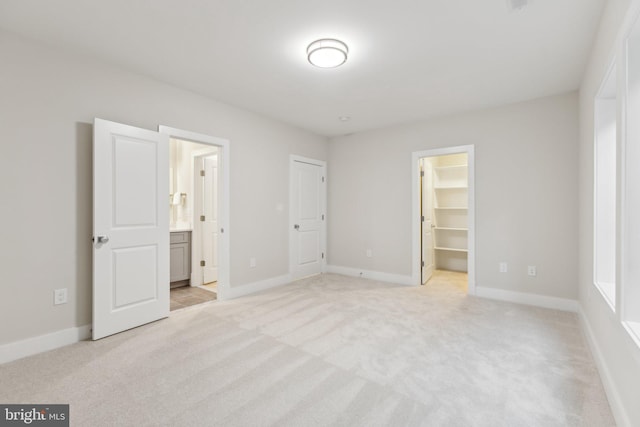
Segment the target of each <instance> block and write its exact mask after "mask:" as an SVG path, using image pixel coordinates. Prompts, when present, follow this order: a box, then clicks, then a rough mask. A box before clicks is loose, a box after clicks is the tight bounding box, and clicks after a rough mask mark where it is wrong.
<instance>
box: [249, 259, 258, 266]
mask: <svg viewBox="0 0 640 427" xmlns="http://www.w3.org/2000/svg"><path fill="white" fill-rule="evenodd" d="M256 265H257V264H256V259H255V258H254V257H251V258H249V267H250V268H256Z"/></svg>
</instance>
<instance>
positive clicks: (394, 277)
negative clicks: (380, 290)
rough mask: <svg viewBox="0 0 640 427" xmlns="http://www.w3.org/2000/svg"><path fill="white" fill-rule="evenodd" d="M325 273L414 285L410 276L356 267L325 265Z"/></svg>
mask: <svg viewBox="0 0 640 427" xmlns="http://www.w3.org/2000/svg"><path fill="white" fill-rule="evenodd" d="M327 273H335V274H342V275H344V276H352V277H362V278H364V279H372V280H378V281H380V282H388V283H395V284H398V285H405V286H414V283H413V279H412V278H411V276H402V275H400V274H391V273H382V272H379V271H370V270H360V269H357V268H350V267H341V266H339V265H327Z"/></svg>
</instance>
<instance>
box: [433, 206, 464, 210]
mask: <svg viewBox="0 0 640 427" xmlns="http://www.w3.org/2000/svg"><path fill="white" fill-rule="evenodd" d="M433 209H435V210H442V211H451V210H453V211H455V210H461V211H466V210H467V209H468V208H463V207H462V206H458V207H452V206H442V207H437V208H433Z"/></svg>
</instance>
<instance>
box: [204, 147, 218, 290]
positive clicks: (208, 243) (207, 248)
mask: <svg viewBox="0 0 640 427" xmlns="http://www.w3.org/2000/svg"><path fill="white" fill-rule="evenodd" d="M202 170H204V177H203V197H202V205H203V209H202V213H203V215H204V221H203V222H202V259H203V260H204V262H205V265H204V267H203V271H202V274H203V282H204V283H211V282H215V281H217V280H218V254H217V253H216V250H217V248H218V156H208V157H205V158H204V159H203V169H202Z"/></svg>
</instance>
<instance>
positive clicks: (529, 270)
mask: <svg viewBox="0 0 640 427" xmlns="http://www.w3.org/2000/svg"><path fill="white" fill-rule="evenodd" d="M527 274H528V275H529V276H535V275H536V274H538V270H537V269H536V266H535V265H530V266H528V267H527Z"/></svg>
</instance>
